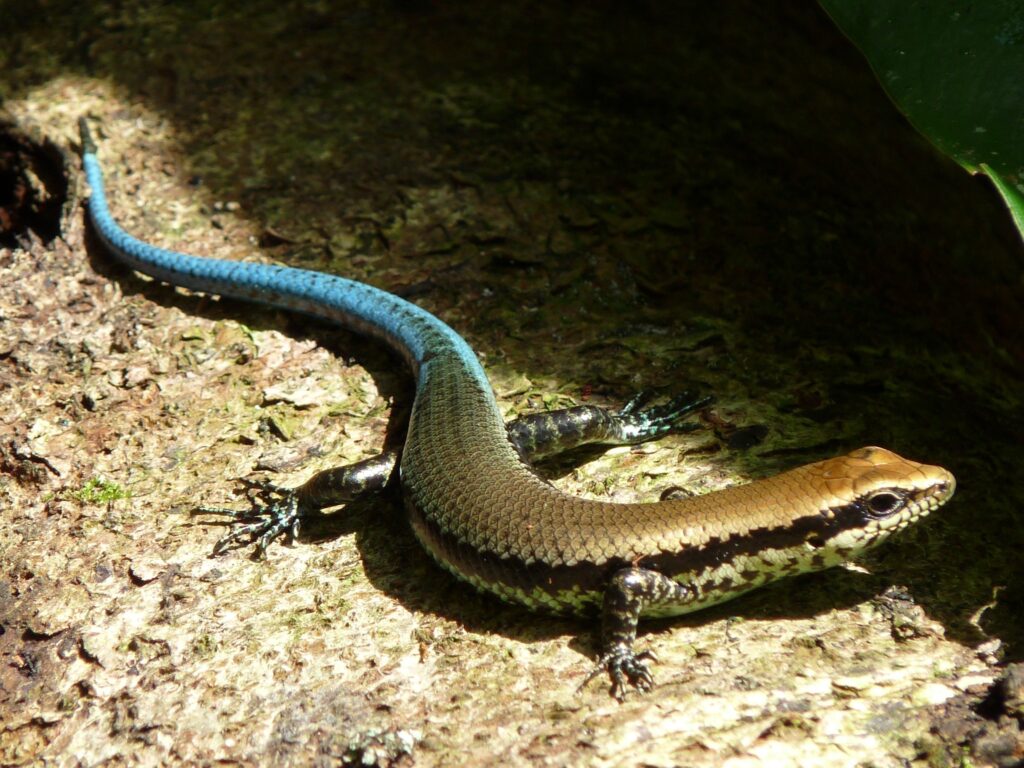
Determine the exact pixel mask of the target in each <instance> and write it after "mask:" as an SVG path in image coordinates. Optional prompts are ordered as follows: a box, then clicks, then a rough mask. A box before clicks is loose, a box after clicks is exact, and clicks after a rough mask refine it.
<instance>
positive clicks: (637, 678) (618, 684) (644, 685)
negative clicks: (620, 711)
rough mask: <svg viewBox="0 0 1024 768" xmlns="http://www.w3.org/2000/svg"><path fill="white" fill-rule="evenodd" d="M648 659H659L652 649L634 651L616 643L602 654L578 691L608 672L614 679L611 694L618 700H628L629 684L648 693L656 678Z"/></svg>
mask: <svg viewBox="0 0 1024 768" xmlns="http://www.w3.org/2000/svg"><path fill="white" fill-rule="evenodd" d="M647 661H657V659H656V658H655V656H654V654H653V653H651V652H650V651H643V652H641V653H633V650H632V649H631V648H628V647H626V646H624V645H616V646H615V647H613V648H612V649H611V650H608V651H605V652H604V653H602V654H601V657H600V658H599V659H598V660H597V664H595V665H594V668H593V669H592V670H590V674H588V675H587V676H586V677H585V678H584V679H583V682H582V683H580V686H579V688H578V689H577V691H580V690H582V689H583V687H584V686H585V685H586V684H587V683H589V682H590V681H591V680H593V679H594V678H595V677H597V676H598V675H600V674H601V673H603V672H607V673H608V676H609V677H611V679H612V688H611V694H612V696H613V697H614V698H615V699H616V701H619V702H623V701H625V700H626V690H627V685H628V686H632V687H633V688H636V689H637V690H638V691H640V692H641V693H646V692H647V691H649V690H651V687H652V686H653V685H654V678H653V677H651V672H650V670H648V669H647V664H646V663H645V662H647Z"/></svg>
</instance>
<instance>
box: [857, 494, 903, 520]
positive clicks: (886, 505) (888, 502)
mask: <svg viewBox="0 0 1024 768" xmlns="http://www.w3.org/2000/svg"><path fill="white" fill-rule="evenodd" d="M865 504H866V506H867V511H868V514H869V515H871V516H872V517H889V515H893V514H895V513H896V512H898V511H899V510H900V509H901V508H902V507H903V497H902V496H899V495H898V494H895V493H893V492H892V491H878V492H876V493H873V494H871V495H870V496H868V497H867V499H866V501H865Z"/></svg>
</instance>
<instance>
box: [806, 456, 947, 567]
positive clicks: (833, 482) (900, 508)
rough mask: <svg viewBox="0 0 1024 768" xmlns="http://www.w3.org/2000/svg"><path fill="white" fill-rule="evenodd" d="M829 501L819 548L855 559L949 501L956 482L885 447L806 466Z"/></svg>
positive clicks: (937, 470)
mask: <svg viewBox="0 0 1024 768" xmlns="http://www.w3.org/2000/svg"><path fill="white" fill-rule="evenodd" d="M808 469H809V470H811V474H812V476H813V477H814V478H815V480H816V482H818V483H820V486H819V489H820V490H821V491H822V492H823V493H824V495H825V496H826V497H829V498H830V502H829V504H828V505H827V507H826V508H825V509H823V510H822V512H821V514H822V515H823V516H824V517H825V518H826V520H827V521H828V523H829V525H828V526H827V529H826V530H829V533H826V534H825V536H824V539H825V540H824V541H821V542H820V544H821V545H824V546H827V547H828V548H829V549H833V550H836V551H838V552H840V553H844V554H849V555H855V554H857V553H858V552H861V551H863V550H865V549H868V548H870V547H873V546H875V545H876V544H878V543H880V542H882V541H884V540H885V539H886V538H888V537H889V536H890V535H891V534H893V533H895V532H896V531H898V530H901V529H903V528H906V527H907V526H908V525H910V524H911V523H913V522H915V521H916V520H919V519H920V518H922V517H924V516H925V515H927V514H929V513H930V512H931V511H932V510H934V509H938V508H939V507H940V506H942V505H943V504H945V503H946V502H947V501H949V499H950V497H951V496H952V495H953V491H954V490H956V479H955V478H954V477H953V475H952V474H951V473H950V472H949V471H948V470H946V469H943V468H942V467H935V466H930V465H928V464H918V463H917V462H915V461H909V460H907V459H904V458H902V457H901V456H898V455H896V454H895V453H893V452H892V451H887V450H886V449H885V448H876V447H868V448H860V449H858V450H856V451H853V452H852V453H848V454H847V455H845V456H840V457H838V458H835V459H829V460H828V461H822V462H819V463H818V464H814V465H811V467H808Z"/></svg>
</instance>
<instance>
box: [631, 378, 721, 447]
mask: <svg viewBox="0 0 1024 768" xmlns="http://www.w3.org/2000/svg"><path fill="white" fill-rule="evenodd" d="M653 397H654V393H653V392H651V391H650V390H645V391H643V392H640V393H638V394H637V395H635V396H634V397H633V399H632V400H630V401H629V402H628V403H626V405H625V406H624V407H623V408H622V410H621V411H619V412H618V413H617V414H615V415H616V417H617V418H618V420H619V423H620V429H621V430H622V434H623V438H624V439H625V440H626V441H628V442H630V443H640V442H644V441H647V440H653V439H654V438H657V437H660V436H661V435H664V434H666V433H668V432H689V431H691V430H694V429H696V428H697V426H698V425H697V423H696V422H687V423H684V422H683V418H684V417H686V416H688V415H690V414H691V413H693V412H694V411H699V410H700V409H701V408H704V407H706V406H708V405H710V404H711V403H712V401H714V398H713V397H712V396H710V395H705V396H704V397H699V396H697V395H696V394H694V393H693V392H683V393H682V394H680V395H678V396H676V397H673V398H672V399H671V400H669V401H668V402H667V403H664V404H663V405H655V406H652V407H650V408H645V407H644V406H645V405H647V404H648V403H649V402H650V401H651V400H652V399H653Z"/></svg>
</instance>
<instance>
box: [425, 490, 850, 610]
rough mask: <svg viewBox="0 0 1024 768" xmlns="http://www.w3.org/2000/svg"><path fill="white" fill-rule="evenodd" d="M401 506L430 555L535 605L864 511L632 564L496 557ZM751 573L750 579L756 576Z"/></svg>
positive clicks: (568, 606) (708, 564)
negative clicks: (629, 572) (626, 571)
mask: <svg viewBox="0 0 1024 768" xmlns="http://www.w3.org/2000/svg"><path fill="white" fill-rule="evenodd" d="M406 506H407V508H408V512H409V519H410V522H411V524H412V527H413V530H414V531H415V532H416V535H417V537H418V538H419V539H420V541H421V542H422V543H423V546H424V547H426V549H427V550H428V551H429V552H430V553H431V555H433V557H434V558H435V559H437V560H438V561H439V562H441V563H442V564H445V565H446V566H447V567H449V568H450V569H451V570H453V571H454V572H455V573H457V574H458V575H460V576H462V577H463V578H465V579H467V580H468V581H470V582H473V583H476V584H477V585H478V586H482V587H484V588H487V589H488V590H490V591H492V592H494V593H496V594H498V595H501V596H503V597H508V596H509V594H510V593H511V594H512V595H518V596H519V597H516V599H518V600H519V601H520V602H526V603H527V604H528V605H533V604H534V603H533V602H530V601H527V599H526V598H524V597H521V596H523V595H529V594H531V593H534V592H535V591H536V590H541V591H543V592H544V593H546V594H547V595H550V596H551V597H554V598H556V599H557V598H560V597H561V596H564V595H566V594H567V593H576V594H579V593H588V594H591V596H592V597H593V596H594V595H596V596H600V595H601V594H603V592H604V590H605V587H606V586H607V584H608V582H609V580H610V579H611V577H612V575H613V574H614V573H615V572H616V571H618V570H620V569H622V568H627V567H640V568H645V569H649V570H653V571H658V572H660V573H663V574H665V575H666V576H669V577H672V578H675V577H677V576H679V575H680V574H694V575H695V576H696V575H698V574H700V573H701V572H703V571H705V570H707V569H713V568H719V567H721V566H723V565H726V564H728V563H729V562H731V561H733V560H735V559H736V558H739V557H742V556H748V557H751V556H756V555H758V554H759V553H760V552H763V551H765V550H784V549H790V548H794V547H797V546H799V545H801V544H803V543H804V542H807V541H811V542H820V543H821V544H824V543H825V542H826V541H827V539H828V538H830V537H831V536H833V535H835V534H836V533H838V532H840V531H842V530H845V529H848V528H855V527H860V526H862V525H863V524H864V522H865V520H864V514H863V512H862V511H860V510H859V509H858V508H857V507H856V506H855V505H851V506H849V507H841V508H839V509H836V510H833V516H832V518H831V519H826V518H825V517H824V516H822V515H808V516H805V517H800V518H797V519H796V520H794V521H792V522H791V523H789V524H788V525H785V526H778V527H774V528H760V529H756V530H753V531H751V532H750V533H748V534H746V535H738V534H734V535H731V536H728V537H727V538H725V539H711V540H710V541H709V542H708V543H707V544H705V545H704V546H702V547H686V548H684V549H682V550H680V551H678V552H658V553H655V554H652V555H649V556H645V557H644V558H642V559H641V560H640V561H639V562H637V563H630V562H627V561H626V560H623V559H621V558H616V559H613V560H608V561H605V562H603V563H593V562H581V563H578V564H576V565H551V564H549V563H544V562H539V561H534V562H532V563H526V562H524V561H523V560H522V559H520V558H517V557H500V556H499V555H497V554H494V553H488V552H482V551H480V550H478V549H477V548H476V547H473V546H470V545H469V544H466V543H465V542H461V541H459V540H458V539H457V538H456V537H455V536H453V535H451V534H450V533H448V532H446V531H443V530H441V529H440V527H438V526H437V525H436V524H435V523H434V522H433V521H430V520H427V519H425V518H424V516H423V515H422V514H420V512H419V511H418V510H417V509H416V508H415V507H414V505H412V504H410V503H408V501H407V502H406ZM756 575H757V574H756V573H755V574H754V575H753V576H752V578H756ZM741 576H742V574H741ZM684 581H685V579H684ZM577 603H578V601H577ZM590 603H591V604H590V605H587V606H585V608H584V610H585V611H586V612H589V611H590V610H592V608H593V607H595V606H594V605H593V600H591V601H590ZM598 605H599V601H598ZM544 607H545V608H547V609H548V610H555V611H561V612H563V613H579V612H581V608H580V605H579V604H574V603H569V602H566V603H564V604H559V605H558V606H557V607H554V606H553V605H552V604H551V603H549V602H547V601H545V602H544Z"/></svg>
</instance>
